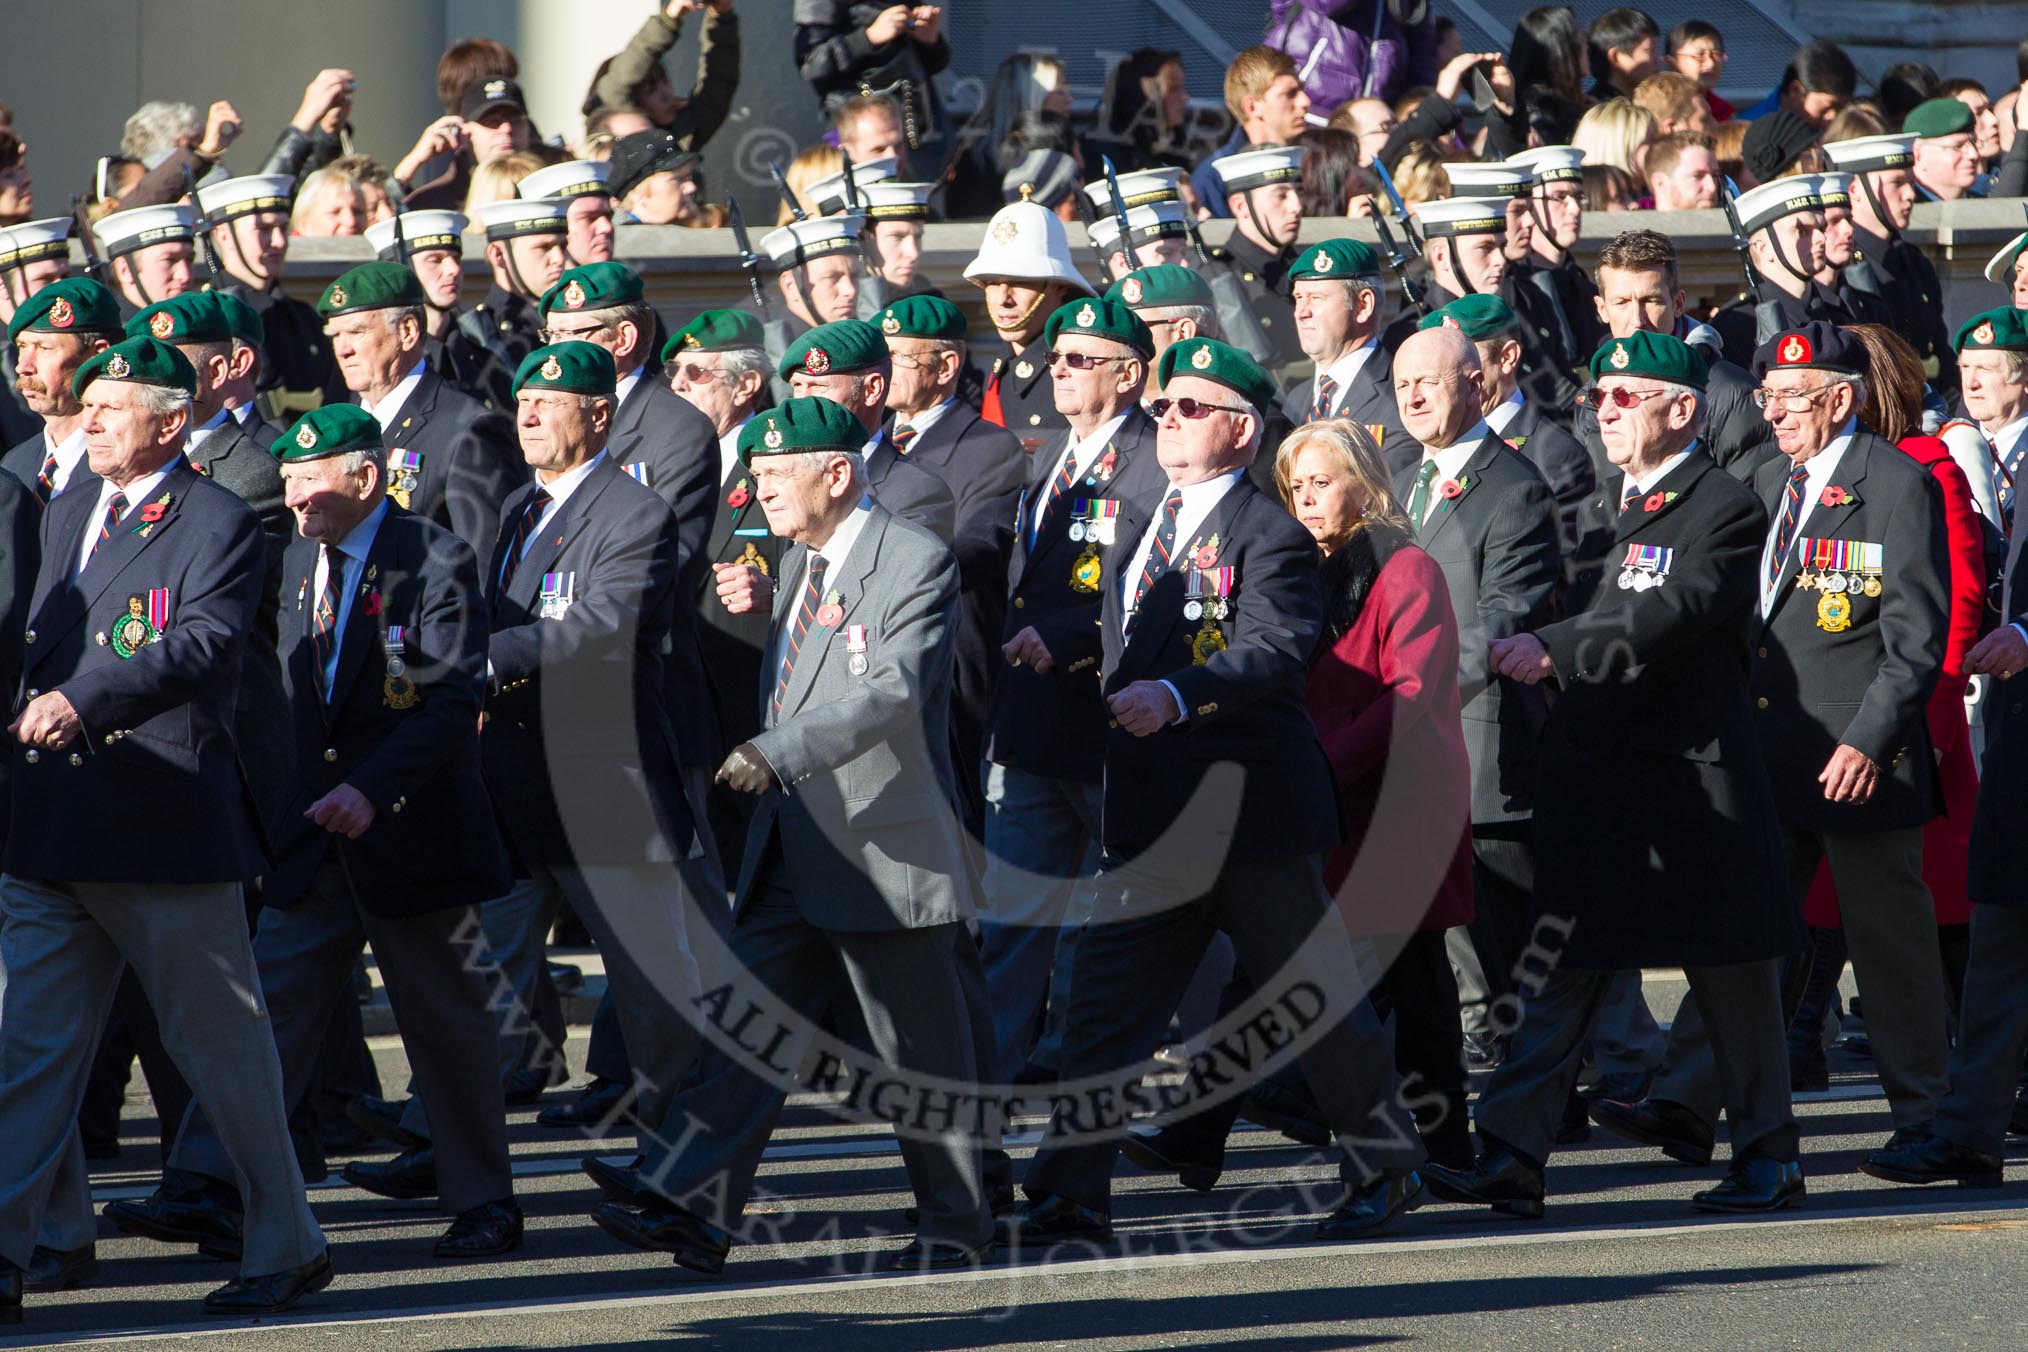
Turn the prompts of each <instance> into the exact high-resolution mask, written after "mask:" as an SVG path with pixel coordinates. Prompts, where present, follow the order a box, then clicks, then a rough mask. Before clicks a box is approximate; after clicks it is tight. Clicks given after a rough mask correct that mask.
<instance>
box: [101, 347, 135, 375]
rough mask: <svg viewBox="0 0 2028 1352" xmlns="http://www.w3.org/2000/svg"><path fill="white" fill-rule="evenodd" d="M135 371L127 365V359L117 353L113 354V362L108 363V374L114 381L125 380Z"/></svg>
mask: <svg viewBox="0 0 2028 1352" xmlns="http://www.w3.org/2000/svg"><path fill="white" fill-rule="evenodd" d="M133 369H134V368H132V367H131V366H129V365H127V359H126V358H125V357H123V356H121V355H120V354H119V353H117V352H115V353H114V354H113V356H112V360H110V361H108V362H107V363H106V374H107V375H109V376H111V377H112V378H113V379H114V380H125V379H126V378H127V376H128V374H129V373H130V372H131V371H132V370H133Z"/></svg>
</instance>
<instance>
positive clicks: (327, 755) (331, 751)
mask: <svg viewBox="0 0 2028 1352" xmlns="http://www.w3.org/2000/svg"><path fill="white" fill-rule="evenodd" d="M1761 702H1762V703H1766V701H1765V700H1763V701H1761ZM324 759H325V760H327V761H334V760H337V759H338V748H337V747H335V746H327V747H325V748H324Z"/></svg>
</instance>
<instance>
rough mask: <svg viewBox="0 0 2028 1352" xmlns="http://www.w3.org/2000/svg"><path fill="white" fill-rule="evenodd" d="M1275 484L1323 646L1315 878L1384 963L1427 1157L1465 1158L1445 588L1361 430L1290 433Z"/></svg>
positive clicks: (1313, 693)
mask: <svg viewBox="0 0 2028 1352" xmlns="http://www.w3.org/2000/svg"><path fill="white" fill-rule="evenodd" d="M1275 480H1276V483H1277V484H1278V485H1279V486H1280V488H1281V491H1282V496H1283V499H1284V500H1285V501H1286V502H1287V503H1288V504H1289V510H1290V511H1291V512H1293V513H1294V514H1295V516H1296V519H1297V520H1299V521H1301V522H1302V523H1303V525H1304V526H1306V527H1308V528H1309V530H1310V533H1311V534H1312V535H1314V536H1316V538H1317V544H1318V547H1319V548H1320V549H1322V550H1323V552H1324V561H1323V565H1322V567H1321V569H1320V570H1319V574H1318V581H1319V584H1320V586H1321V588H1322V590H1323V593H1324V640H1323V642H1322V643H1320V644H1319V645H1318V648H1317V652H1316V655H1315V656H1314V657H1313V658H1312V659H1311V664H1310V678H1309V688H1308V703H1309V708H1310V719H1311V721H1312V722H1314V723H1315V724H1316V725H1317V735H1318V737H1319V738H1320V739H1321V740H1322V742H1323V744H1324V751H1325V754H1326V755H1327V756H1328V757H1329V758H1330V762H1331V769H1332V773H1333V775H1334V777H1335V778H1336V780H1337V784H1338V801H1339V804H1340V807H1341V809H1342V811H1343V813H1344V822H1345V841H1346V843H1345V844H1344V845H1343V846H1341V847H1340V848H1339V849H1338V850H1337V851H1336V852H1334V853H1333V854H1332V856H1331V858H1330V859H1329V860H1328V861H1327V863H1326V865H1325V870H1324V880H1325V883H1326V884H1327V885H1328V886H1329V887H1330V888H1331V893H1332V896H1333V897H1335V898H1336V899H1337V903H1338V910H1339V914H1340V915H1342V916H1343V917H1344V920H1345V924H1346V926H1347V927H1348V928H1349V929H1350V930H1351V931H1352V933H1353V934H1354V935H1357V936H1370V937H1372V938H1373V940H1374V944H1375V947H1376V948H1377V949H1378V950H1379V953H1380V956H1381V957H1382V958H1383V960H1387V961H1388V966H1387V969H1386V972H1385V974H1384V975H1383V976H1382V978H1381V980H1380V983H1379V985H1378V987H1377V988H1376V989H1375V991H1374V999H1375V1004H1376V1005H1377V1006H1378V1007H1379V1008H1381V1010H1382V1011H1383V1012H1385V1011H1386V1010H1389V1009H1391V1010H1392V1011H1393V1013H1394V1017H1395V1064H1396V1067H1397V1068H1398V1069H1399V1070H1400V1071H1401V1073H1402V1075H1403V1076H1404V1077H1406V1076H1409V1075H1413V1074H1419V1075H1421V1077H1422V1080H1423V1084H1425V1085H1427V1086H1428V1088H1429V1089H1430V1090H1431V1091H1433V1092H1435V1093H1436V1094H1439V1095H1441V1096H1442V1097H1443V1099H1444V1102H1445V1105H1446V1106H1445V1107H1443V1108H1441V1109H1439V1108H1436V1107H1434V1106H1432V1107H1431V1108H1429V1109H1427V1110H1425V1111H1418V1113H1417V1114H1416V1119H1417V1123H1418V1125H1419V1126H1420V1127H1421V1128H1422V1131H1423V1135H1424V1138H1425V1141H1426V1142H1427V1144H1428V1145H1429V1148H1430V1154H1431V1155H1432V1156H1433V1157H1435V1158H1437V1159H1439V1160H1445V1161H1446V1162H1448V1159H1449V1158H1451V1157H1458V1158H1463V1159H1467V1160H1469V1159H1470V1158H1471V1150H1470V1143H1469V1140H1468V1137H1467V1133H1466V1130H1465V1124H1466V1116H1465V1072H1464V1065H1463V1062H1462V1061H1461V1059H1460V1057H1459V1050H1458V1049H1459V1047H1460V1045H1461V1043H1462V1041H1463V1029H1462V1028H1461V1026H1460V1024H1459V1019H1458V987H1457V979H1456V977H1455V976H1454V975H1453V974H1452V972H1451V966H1450V960H1449V959H1448V958H1447V957H1446V956H1445V955H1444V941H1443V940H1444V931H1445V930H1447V929H1449V928H1451V927H1452V926H1454V925H1463V924H1466V923H1467V922H1469V921H1470V920H1471V918H1472V847H1471V803H1472V790H1471V782H1472V781H1471V767H1470V764H1469V763H1468V762H1467V760H1466V756H1465V741H1464V732H1463V728H1462V726H1461V723H1460V720H1459V714H1458V628H1457V621H1456V619H1455V618H1454V617H1453V616H1452V613H1451V601H1450V592H1449V589H1448V588H1446V587H1445V585H1444V578H1443V573H1442V571H1441V570H1440V569H1439V568H1438V567H1437V565H1436V564H1435V563H1434V562H1432V561H1431V559H1430V557H1429V555H1427V554H1425V553H1424V552H1423V551H1422V550H1421V549H1420V548H1418V547H1417V546H1416V545H1415V543H1414V537H1413V536H1412V535H1411V534H1410V532H1409V529H1408V522H1407V518H1406V517H1405V516H1404V515H1403V514H1402V510H1401V507H1400V505H1399V504H1398V503H1396V502H1395V500H1394V494H1393V492H1392V490H1391V489H1390V488H1389V486H1388V478H1387V471H1386V462H1385V461H1383V460H1382V459H1381V455H1380V451H1379V448H1378V447H1377V446H1375V445H1374V443H1373V440H1372V438H1371V437H1370V436H1369V435H1368V433H1367V431H1366V429H1365V428H1364V427H1363V426H1361V425H1359V424H1358V423H1354V422H1350V421H1347V420H1344V419H1333V420H1330V421H1326V422H1317V423H1311V424H1309V425H1308V426H1306V427H1303V428H1301V429H1300V430H1298V431H1297V432H1296V433H1295V434H1294V435H1292V436H1291V437H1289V439H1288V440H1287V441H1285V442H1283V443H1282V446H1281V449H1280V451H1279V453H1278V454H1277V455H1276V457H1275Z"/></svg>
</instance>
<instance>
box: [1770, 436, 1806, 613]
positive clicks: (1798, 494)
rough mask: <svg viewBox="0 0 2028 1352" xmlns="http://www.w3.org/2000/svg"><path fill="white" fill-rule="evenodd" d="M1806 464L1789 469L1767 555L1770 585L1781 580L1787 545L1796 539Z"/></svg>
mask: <svg viewBox="0 0 2028 1352" xmlns="http://www.w3.org/2000/svg"><path fill="white" fill-rule="evenodd" d="M1809 477H1810V471H1809V467H1808V466H1807V465H1797V466H1796V467H1795V468H1794V469H1792V470H1790V471H1789V486H1788V488H1787V489H1786V490H1784V492H1783V493H1782V514H1781V519H1780V520H1779V521H1777V522H1776V523H1775V541H1774V550H1773V552H1771V553H1770V554H1769V555H1768V556H1767V585H1768V586H1770V587H1772V586H1774V585H1775V583H1777V582H1779V581H1781V577H1782V564H1783V563H1784V562H1786V561H1787V559H1788V557H1789V546H1790V545H1792V544H1794V543H1795V540H1796V522H1797V521H1799V520H1801V519H1802V515H1803V485H1804V484H1805V483H1806V482H1807V481H1808V480H1809Z"/></svg>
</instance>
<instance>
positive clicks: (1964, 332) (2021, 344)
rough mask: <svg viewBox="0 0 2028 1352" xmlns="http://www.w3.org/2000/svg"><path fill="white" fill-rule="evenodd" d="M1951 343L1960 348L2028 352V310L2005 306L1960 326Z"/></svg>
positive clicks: (1960, 350) (1965, 349) (1975, 316)
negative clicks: (2023, 310)
mask: <svg viewBox="0 0 2028 1352" xmlns="http://www.w3.org/2000/svg"><path fill="white" fill-rule="evenodd" d="M1951 346H1952V347H1954V348H1956V349H1957V350H1958V351H1959V352H2028V313H2023V312H2022V311H2020V310H2016V309H2013V308H2012V307H2011V306H2004V305H2003V306H2001V307H2000V308H1999V309H1997V310H1987V311H1984V312H1983V313H1981V314H1975V315H1973V316H1972V317H1971V318H1970V319H1967V320H1966V321H1965V322H1964V323H1962V324H1960V325H1959V326H1958V331H1957V335H1956V336H1955V337H1953V338H1952V339H1951Z"/></svg>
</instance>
